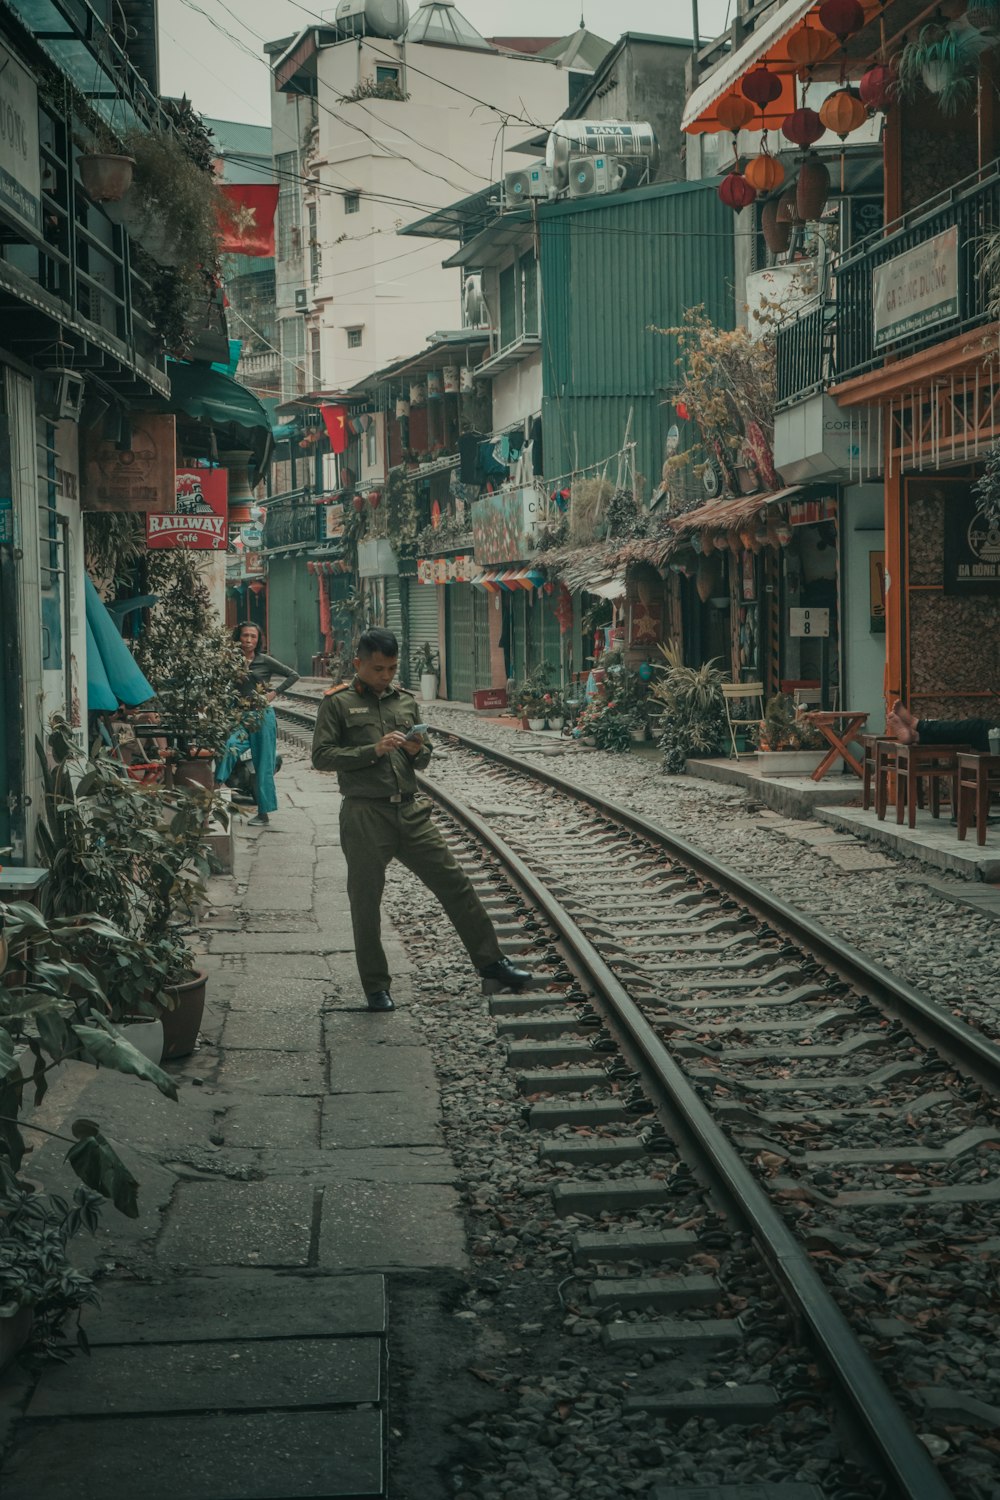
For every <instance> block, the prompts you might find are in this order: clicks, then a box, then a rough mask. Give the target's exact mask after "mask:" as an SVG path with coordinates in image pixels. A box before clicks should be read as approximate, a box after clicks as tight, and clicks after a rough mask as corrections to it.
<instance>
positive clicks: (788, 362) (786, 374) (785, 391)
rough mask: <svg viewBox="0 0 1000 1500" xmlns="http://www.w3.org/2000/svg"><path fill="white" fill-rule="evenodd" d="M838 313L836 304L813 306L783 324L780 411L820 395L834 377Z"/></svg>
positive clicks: (778, 353) (778, 344) (778, 340)
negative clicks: (835, 327) (835, 331)
mask: <svg viewBox="0 0 1000 1500" xmlns="http://www.w3.org/2000/svg"><path fill="white" fill-rule="evenodd" d="M835 315H836V314H835V309H834V305H833V303H832V302H829V301H817V302H813V303H811V304H810V305H809V306H808V307H807V308H805V309H804V310H803V311H802V312H800V313H799V314H797V316H795V317H794V318H789V319H788V320H787V322H784V323H782V324H781V326H780V327H779V328H778V330H777V333H776V335H775V362H776V367H777V368H776V380H777V392H778V400H777V408H778V410H779V411H781V410H782V409H783V408H784V407H786V406H791V405H793V404H794V403H795V402H796V401H802V400H803V399H804V398H805V397H806V396H815V395H818V394H819V393H820V392H821V391H823V390H825V388H826V387H827V385H829V383H830V380H831V378H832V376H833V334H834V318H835Z"/></svg>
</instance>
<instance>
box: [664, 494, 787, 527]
mask: <svg viewBox="0 0 1000 1500" xmlns="http://www.w3.org/2000/svg"><path fill="white" fill-rule="evenodd" d="M801 493H802V487H801V485H792V486H791V488H789V489H786V490H774V491H773V492H772V493H771V494H770V495H741V496H739V498H738V499H736V500H710V501H709V502H708V504H707V505H699V506H698V508H697V510H689V511H686V512H685V514H684V515H682V516H672V517H671V518H670V526H671V529H672V530H673V531H675V532H676V533H677V534H678V536H684V535H686V534H688V533H690V532H692V531H737V530H738V529H739V528H740V527H741V526H745V525H746V524H747V522H748V521H752V520H754V519H755V518H756V517H757V516H759V515H761V514H763V512H764V511H765V510H767V509H768V507H769V506H772V505H778V504H779V503H780V502H781V501H784V500H792V499H794V497H795V496H796V495H800V494H801Z"/></svg>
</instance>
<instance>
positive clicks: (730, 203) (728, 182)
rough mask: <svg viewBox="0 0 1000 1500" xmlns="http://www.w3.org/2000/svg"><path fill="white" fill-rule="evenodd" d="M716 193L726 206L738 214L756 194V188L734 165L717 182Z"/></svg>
mask: <svg viewBox="0 0 1000 1500" xmlns="http://www.w3.org/2000/svg"><path fill="white" fill-rule="evenodd" d="M718 194H719V197H720V199H721V200H722V202H723V203H724V204H725V205H726V207H727V208H731V209H732V211H733V213H734V214H740V213H742V212H743V210H744V209H745V208H746V207H748V205H749V204H751V203H752V202H753V200H754V199H755V198H756V196H757V189H756V188H755V187H754V186H753V184H752V183H750V182H748V181H747V179H746V177H744V175H743V173H742V172H740V171H739V170H738V169H737V168H736V167H733V168H731V170H730V171H728V172H727V173H726V175H725V177H724V178H723V179H722V181H721V182H720V183H719V187H718Z"/></svg>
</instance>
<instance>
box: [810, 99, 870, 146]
mask: <svg viewBox="0 0 1000 1500" xmlns="http://www.w3.org/2000/svg"><path fill="white" fill-rule="evenodd" d="M819 118H820V120H821V121H822V123H823V125H824V127H825V128H826V129H827V130H832V131H833V133H834V135H839V136H840V139H841V140H842V141H843V140H846V138H847V137H848V136H849V135H850V133H851V131H852V130H858V129H859V128H860V127H861V126H862V125H863V124H864V123H865V121H866V120H867V118H868V111H867V109H866V108H865V106H864V103H863V102H862V99H861V95H860V94H858V93H856V92H855V90H854V89H849V88H843V89H837V90H836V92H835V93H833V94H831V95H830V96H829V98H827V99H824V100H823V103H822V104H821V105H820V110H819Z"/></svg>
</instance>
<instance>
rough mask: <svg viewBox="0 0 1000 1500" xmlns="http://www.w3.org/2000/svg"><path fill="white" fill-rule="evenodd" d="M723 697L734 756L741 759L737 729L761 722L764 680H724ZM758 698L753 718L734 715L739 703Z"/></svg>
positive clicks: (750, 701) (749, 701)
mask: <svg viewBox="0 0 1000 1500" xmlns="http://www.w3.org/2000/svg"><path fill="white" fill-rule="evenodd" d="M722 697H723V700H724V701H725V705H726V723H727V725H728V726H729V741H730V744H731V745H732V757H733V758H734V759H735V760H739V758H740V752H739V750H738V748H737V745H736V731H737V729H746V728H747V727H748V726H749V725H752V724H759V723H760V721H761V719H763V717H764V684H763V683H762V682H724V683H723V684H722ZM755 698H756V700H757V713H756V714H755V716H754V717H753V718H750V719H743V718H739V717H734V715H733V710H734V708H735V706H736V705H737V704H738V703H752V702H753V700H754V699H755Z"/></svg>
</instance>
